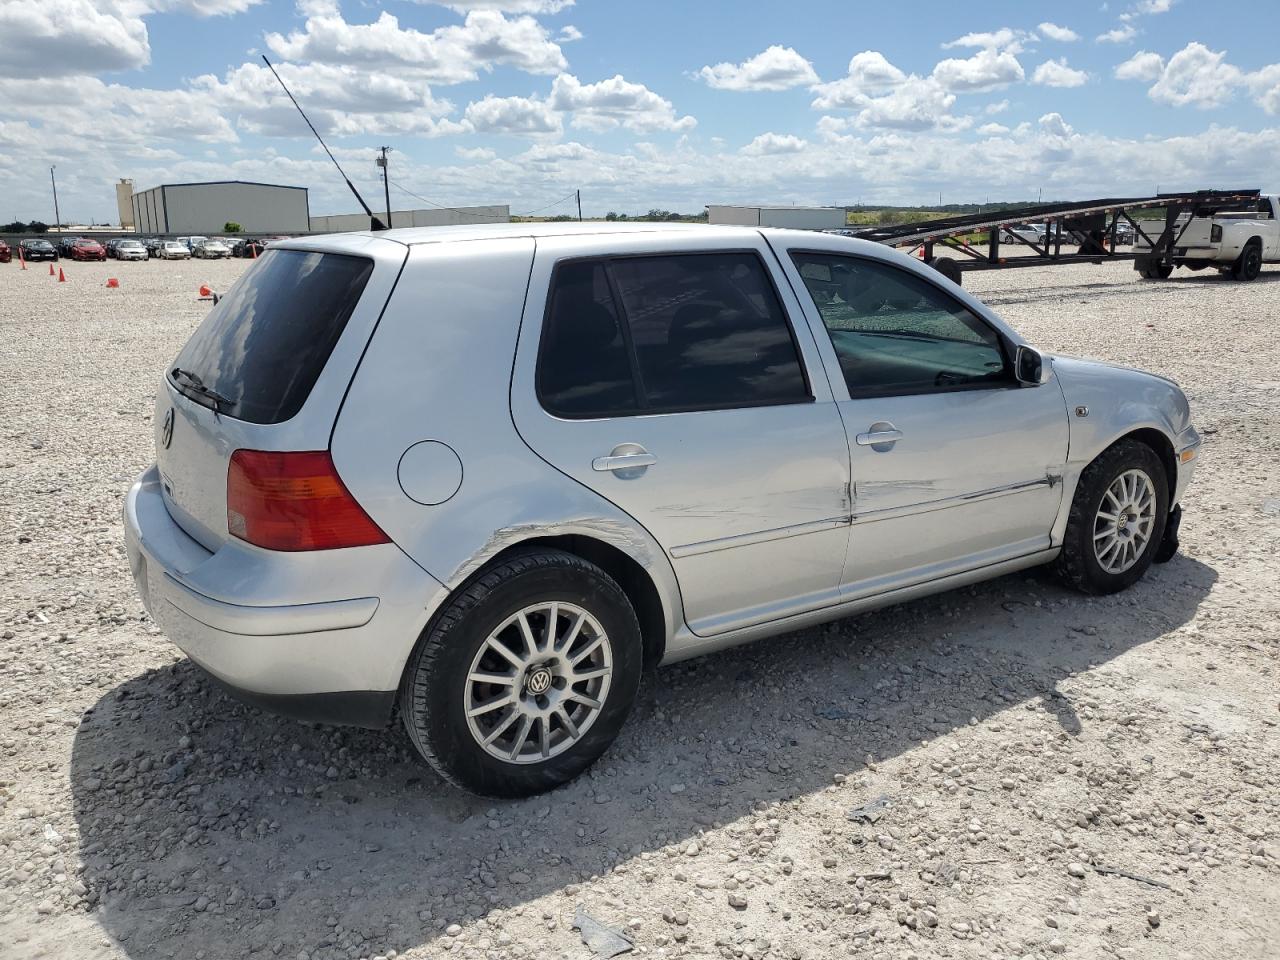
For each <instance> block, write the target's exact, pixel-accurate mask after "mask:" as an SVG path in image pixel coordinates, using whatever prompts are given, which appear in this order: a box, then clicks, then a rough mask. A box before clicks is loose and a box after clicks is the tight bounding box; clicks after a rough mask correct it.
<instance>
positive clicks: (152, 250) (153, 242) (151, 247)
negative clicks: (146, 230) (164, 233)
mask: <svg viewBox="0 0 1280 960" xmlns="http://www.w3.org/2000/svg"><path fill="white" fill-rule="evenodd" d="M142 245H143V246H144V247H146V248H147V255H148V256H150V257H159V256H160V248H161V247H162V246H164V241H163V240H162V239H160V238H159V237H147V238H146V239H145V240H143V241H142Z"/></svg>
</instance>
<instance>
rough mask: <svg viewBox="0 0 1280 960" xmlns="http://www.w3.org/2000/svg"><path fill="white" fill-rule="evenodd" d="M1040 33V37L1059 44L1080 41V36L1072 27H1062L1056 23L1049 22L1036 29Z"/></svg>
mask: <svg viewBox="0 0 1280 960" xmlns="http://www.w3.org/2000/svg"><path fill="white" fill-rule="evenodd" d="M1036 29H1037V30H1039V31H1040V36H1042V37H1045V38H1047V39H1049V40H1057V41H1058V42H1059V43H1074V42H1075V41H1076V40H1079V39H1080V34H1078V33H1076V32H1075V31H1074V30H1072V29H1071V28H1070V27H1060V26H1058V25H1057V24H1056V23H1049V22H1048V21H1046V22H1044V23H1042V24H1040V26H1038V27H1036Z"/></svg>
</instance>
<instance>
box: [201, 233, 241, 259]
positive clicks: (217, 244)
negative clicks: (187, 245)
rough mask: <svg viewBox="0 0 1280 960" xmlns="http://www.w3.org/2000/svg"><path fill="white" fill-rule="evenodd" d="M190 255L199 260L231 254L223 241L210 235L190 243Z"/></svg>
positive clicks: (219, 257)
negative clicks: (207, 237) (205, 238)
mask: <svg viewBox="0 0 1280 960" xmlns="http://www.w3.org/2000/svg"><path fill="white" fill-rule="evenodd" d="M191 255H192V256H193V257H199V258H200V259H201V260H221V259H225V258H226V257H229V256H231V248H230V247H229V246H228V245H227V244H226V243H224V242H223V241H221V240H218V239H216V238H212V237H211V238H209V239H207V240H201V241H200V242H199V243H194V244H192V247H191Z"/></svg>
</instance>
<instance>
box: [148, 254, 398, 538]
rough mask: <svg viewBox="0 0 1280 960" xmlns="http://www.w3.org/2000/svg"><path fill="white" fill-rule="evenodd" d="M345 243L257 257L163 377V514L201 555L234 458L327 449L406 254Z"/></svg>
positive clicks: (223, 520)
mask: <svg viewBox="0 0 1280 960" xmlns="http://www.w3.org/2000/svg"><path fill="white" fill-rule="evenodd" d="M343 239H344V249H342V250H341V251H340V252H338V251H329V252H321V251H320V250H316V249H310V250H307V249H297V250H286V249H273V250H272V251H271V253H270V255H264V256H263V257H261V258H259V259H258V261H257V262H256V263H255V264H254V265H253V266H252V267H250V268H249V269H248V270H247V271H245V273H244V275H243V276H242V277H241V278H240V280H239V281H237V283H236V284H235V286H233V287H232V288H231V289H230V290H229V291H228V292H227V294H226V295H225V296H223V297H222V298H221V300H220V301H219V302H218V304H217V305H216V306H215V307H214V308H213V310H212V311H210V313H209V314H208V316H206V317H205V319H204V320H203V321H202V322H201V323H200V325H199V326H198V327H197V328H196V330H195V332H194V333H193V334H192V336H191V339H190V340H188V341H187V344H186V346H184V347H183V348H182V351H181V352H180V353H179V354H178V356H177V358H176V359H174V360H173V361H172V362H171V363H170V364H169V365H168V367H167V369H166V371H165V375H164V383H163V385H162V387H161V389H160V391H159V392H158V394H157V396H156V409H155V440H156V461H157V465H158V467H159V469H160V479H161V486H162V489H163V495H164V500H165V505H166V507H167V508H168V510H169V513H170V514H171V515H172V516H173V518H174V520H175V521H177V522H178V524H179V525H180V526H181V527H182V528H183V529H184V530H185V531H186V532H187V533H188V534H189V535H190V536H191V537H193V538H194V539H195V540H197V541H198V542H200V543H201V544H202V545H204V546H205V547H206V548H207V549H209V550H217V549H218V547H219V546H221V545H222V543H224V542H225V541H226V539H227V537H228V536H229V534H228V528H227V522H228V521H227V465H228V463H229V461H230V459H231V454H232V453H233V452H234V451H236V450H237V449H250V450H324V449H327V448H328V445H329V434H330V432H331V430H332V428H333V422H334V419H335V417H336V415H337V409H338V406H339V404H340V403H341V400H342V395H343V391H345V389H346V387H347V384H348V383H349V382H350V380H351V372H352V371H353V370H354V369H355V365H356V362H357V360H358V359H359V356H360V352H361V350H363V348H364V346H365V344H366V343H367V342H368V339H369V335H370V333H371V331H372V330H373V326H374V323H375V322H376V320H377V317H378V315H379V313H380V312H381V310H382V306H383V305H384V304H385V303H386V301H387V297H388V296H389V295H390V293H391V289H392V287H393V286H394V284H395V281H396V277H397V276H398V273H399V268H400V266H401V264H403V262H404V255H405V252H406V251H407V249H408V248H407V247H405V246H404V245H403V244H399V243H394V242H390V241H385V240H370V239H368V238H361V237H353V238H350V239H347V238H343ZM215 395H216V396H215Z"/></svg>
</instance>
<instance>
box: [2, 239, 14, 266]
mask: <svg viewBox="0 0 1280 960" xmlns="http://www.w3.org/2000/svg"><path fill="white" fill-rule="evenodd" d="M12 259H13V251H11V250H10V249H9V245H8V244H7V243H5V242H4V241H3V240H0V263H8V262H9V261H10V260H12Z"/></svg>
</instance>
